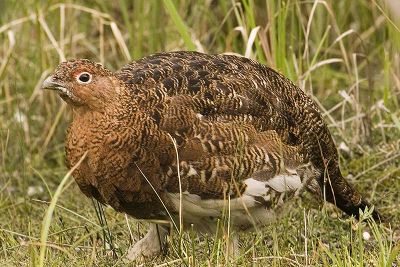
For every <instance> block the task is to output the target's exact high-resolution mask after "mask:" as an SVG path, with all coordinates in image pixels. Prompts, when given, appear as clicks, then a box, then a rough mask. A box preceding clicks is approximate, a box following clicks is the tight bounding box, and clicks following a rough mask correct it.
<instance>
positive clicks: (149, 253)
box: [126, 223, 169, 261]
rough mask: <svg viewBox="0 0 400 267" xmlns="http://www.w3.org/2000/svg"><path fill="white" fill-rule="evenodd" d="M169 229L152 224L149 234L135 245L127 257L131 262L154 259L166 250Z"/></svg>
mask: <svg viewBox="0 0 400 267" xmlns="http://www.w3.org/2000/svg"><path fill="white" fill-rule="evenodd" d="M168 233H169V227H168V226H164V225H157V224H155V223H152V224H150V228H149V231H148V232H147V234H146V235H145V236H144V237H143V238H142V239H140V240H139V241H138V242H136V244H134V245H133V246H132V247H131V248H130V249H129V251H128V255H127V256H126V257H127V258H128V259H129V260H131V261H133V260H143V259H144V258H149V257H154V256H157V255H159V254H161V252H162V251H163V249H166V237H167V235H168Z"/></svg>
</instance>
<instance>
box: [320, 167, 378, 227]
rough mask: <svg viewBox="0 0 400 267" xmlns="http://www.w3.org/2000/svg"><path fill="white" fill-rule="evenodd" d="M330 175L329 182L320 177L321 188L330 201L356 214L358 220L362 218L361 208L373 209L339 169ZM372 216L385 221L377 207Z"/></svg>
mask: <svg viewBox="0 0 400 267" xmlns="http://www.w3.org/2000/svg"><path fill="white" fill-rule="evenodd" d="M322 176H324V174H322ZM329 176H330V177H329V179H328V181H327V182H324V180H325V179H324V177H321V178H320V185H322V186H321V188H322V190H323V192H325V197H326V200H327V201H328V202H330V203H332V204H334V205H336V206H337V207H338V208H340V209H341V210H342V211H344V212H345V213H346V214H348V215H350V216H354V217H355V218H356V219H357V220H358V219H359V218H360V210H361V211H364V210H365V208H368V210H371V209H372V205H371V204H370V203H369V202H368V201H367V200H365V199H363V197H362V196H361V195H360V193H358V192H357V190H356V189H355V188H354V187H353V186H352V185H350V184H349V183H348V182H347V181H346V180H345V179H344V178H343V176H342V174H341V173H340V170H339V169H337V170H336V171H335V172H333V173H329ZM321 181H322V183H321ZM324 187H325V190H324ZM371 216H372V218H373V219H374V220H375V221H376V222H382V221H383V217H382V216H381V214H380V213H379V212H378V211H377V210H376V209H375V208H374V209H373V211H372V214H371Z"/></svg>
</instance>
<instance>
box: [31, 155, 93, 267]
mask: <svg viewBox="0 0 400 267" xmlns="http://www.w3.org/2000/svg"><path fill="white" fill-rule="evenodd" d="M86 155H87V152H85V154H83V156H82V157H81V159H80V160H79V161H78V163H77V164H76V165H75V166H74V167H72V168H71V170H70V171H69V172H68V173H67V174H66V175H65V176H64V178H63V179H62V180H61V183H60V184H59V186H58V187H57V190H56V192H55V193H54V195H53V198H52V200H51V202H50V205H49V207H48V208H47V211H46V214H45V216H44V218H43V221H42V230H41V234H40V244H41V247H40V255H39V265H38V266H39V267H43V266H44V262H45V257H46V251H47V237H48V235H49V230H50V224H51V220H52V218H53V213H54V210H55V207H56V204H57V201H58V198H59V197H60V195H61V193H62V191H63V188H64V185H65V184H66V183H67V182H68V179H69V178H70V177H71V175H72V173H73V172H74V171H75V170H76V168H78V167H79V165H80V164H81V163H82V161H83V160H84V159H85V158H86Z"/></svg>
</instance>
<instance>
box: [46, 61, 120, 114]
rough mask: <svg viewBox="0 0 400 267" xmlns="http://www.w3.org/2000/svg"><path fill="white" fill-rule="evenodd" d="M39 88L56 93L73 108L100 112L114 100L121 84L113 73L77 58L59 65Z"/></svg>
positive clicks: (98, 65) (96, 64)
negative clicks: (98, 110)
mask: <svg viewBox="0 0 400 267" xmlns="http://www.w3.org/2000/svg"><path fill="white" fill-rule="evenodd" d="M42 88H43V89H51V90H55V91H57V92H58V94H59V95H60V97H61V98H62V99H63V100H64V101H65V102H67V104H69V105H70V106H72V108H73V109H80V108H89V109H101V108H104V107H105V105H106V104H107V103H109V102H112V101H116V98H117V97H118V92H119V88H120V85H119V81H118V79H117V78H116V77H115V76H114V75H113V73H112V72H111V71H110V70H108V69H106V68H105V67H103V66H102V65H101V64H98V63H94V62H92V61H90V60H87V59H77V60H69V61H66V62H62V63H61V64H60V65H58V67H57V68H56V70H55V71H54V73H53V74H51V75H50V76H49V77H47V78H46V80H44V82H43V84H42Z"/></svg>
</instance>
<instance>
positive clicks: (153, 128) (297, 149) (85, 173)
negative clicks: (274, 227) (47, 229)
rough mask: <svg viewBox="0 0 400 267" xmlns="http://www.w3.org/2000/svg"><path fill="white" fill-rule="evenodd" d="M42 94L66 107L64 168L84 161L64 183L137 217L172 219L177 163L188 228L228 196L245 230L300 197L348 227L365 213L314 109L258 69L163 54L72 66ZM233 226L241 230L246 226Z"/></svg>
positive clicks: (288, 85) (225, 59)
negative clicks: (54, 95) (320, 204)
mask: <svg viewBox="0 0 400 267" xmlns="http://www.w3.org/2000/svg"><path fill="white" fill-rule="evenodd" d="M44 87H47V88H52V89H57V90H58V91H59V93H60V96H61V97H62V98H63V99H64V100H65V101H66V102H67V103H68V104H69V105H70V106H71V107H72V110H73V120H72V123H71V126H70V127H69V130H68V135H67V141H66V161H67V166H68V167H69V168H72V167H73V166H74V165H75V164H77V162H78V161H79V160H80V159H81V157H82V156H83V155H84V154H85V152H87V153H88V154H87V157H86V159H85V160H84V161H83V162H82V164H81V165H80V166H79V167H78V168H77V169H76V171H75V172H74V173H73V175H74V178H75V180H76V182H77V183H78V185H79V187H80V188H81V190H82V192H83V193H84V194H85V195H86V196H88V197H94V198H96V199H97V200H99V201H100V202H102V203H105V204H109V205H111V206H112V207H113V208H114V209H116V210H117V211H121V212H126V213H128V214H130V215H132V216H133V217H135V218H142V219H170V218H169V215H171V214H172V216H176V215H177V213H178V211H179V208H178V207H177V202H176V195H177V194H178V195H179V192H180V188H179V179H178V166H177V154H178V157H179V171H180V175H179V177H180V179H181V191H182V192H183V193H182V195H183V196H182V197H185V203H184V205H185V208H187V209H183V211H184V212H186V213H187V214H188V215H187V218H186V220H185V224H191V223H194V224H196V222H202V219H203V218H202V217H207V216H208V217H218V216H220V215H221V214H220V213H218V210H220V209H221V206H220V204H218V203H220V202H218V200H221V202H222V201H223V200H224V199H227V198H228V197H229V198H231V199H233V200H238V201H243V203H246V205H249V207H246V208H245V211H243V208H240V207H241V205H238V206H237V209H238V214H242V215H241V216H242V217H243V216H246V213H248V212H250V213H252V212H254V214H255V215H254V218H255V219H254V218H252V219H251V221H252V223H254V221H255V223H256V224H263V223H264V220H266V218H264V217H263V216H264V215H263V214H262V213H263V212H262V210H264V211H265V212H266V213H267V212H271V211H274V209H276V208H277V207H279V206H280V205H282V203H283V202H284V201H283V200H284V199H286V198H288V197H289V196H294V195H297V194H299V193H300V191H301V189H302V188H308V189H309V190H311V191H312V192H313V193H315V194H316V195H319V196H322V195H325V197H326V199H327V200H328V201H329V202H332V203H335V204H336V205H337V206H338V207H339V208H341V209H342V210H343V211H345V212H346V213H348V214H350V215H354V216H356V217H357V216H358V212H359V209H364V208H365V207H366V206H367V205H368V204H367V202H366V201H365V200H363V199H362V197H361V195H360V194H359V193H358V192H357V191H356V190H355V189H354V188H353V187H352V186H351V185H349V184H348V182H347V181H346V180H345V179H344V178H343V177H342V175H341V172H340V169H339V164H338V154H337V150H336V147H335V144H334V142H333V140H332V137H331V134H330V133H329V131H328V128H327V126H326V125H325V123H324V121H323V120H322V118H321V115H320V112H319V110H318V108H317V107H316V105H315V104H314V102H313V101H312V100H311V99H310V98H309V97H308V96H307V95H306V94H305V93H304V92H303V91H301V90H300V89H299V88H298V87H297V86H295V85H294V84H293V83H292V82H291V81H289V80H288V79H286V78H285V77H284V76H282V75H281V74H279V73H277V72H276V71H274V70H272V69H270V68H268V67H266V66H264V65H261V64H259V63H258V62H256V61H253V60H250V59H247V58H242V57H237V56H231V55H206V54H201V53H196V52H171V53H161V54H155V55H151V56H148V57H145V58H143V59H140V60H138V61H135V62H132V63H130V64H128V65H126V66H124V67H123V68H122V69H121V70H119V71H117V72H115V73H112V72H110V71H109V70H107V69H105V68H104V67H102V66H101V65H99V64H95V63H93V62H91V61H88V60H71V61H68V62H64V63H62V64H60V66H59V67H58V68H57V69H56V71H55V72H54V74H53V75H52V76H51V77H49V78H48V79H47V80H46V81H45V84H44ZM173 140H175V141H176V148H175V146H174V143H173ZM175 149H176V150H177V151H178V153H176V150H175ZM323 192H324V193H323ZM200 203H201V204H200ZM191 205H194V206H193V208H190V207H191ZM213 205H214V206H213ZM212 207H214V209H213V208H212ZM260 207H262V209H261V208H260ZM232 209H233V210H235V206H233V208H232ZM167 211H168V212H167ZM209 212H210V214H211V215H210V214H209ZM183 216H184V217H185V214H183ZM249 216H250V215H249ZM373 216H374V217H375V218H379V215H378V213H377V212H374V214H373ZM237 217H238V219H237V225H238V227H239V228H248V227H249V226H250V223H249V222H250V219H249V220H248V221H244V219H243V218H239V217H240V216H239V215H238V216H237ZM250 217H251V216H250ZM267 217H268V216H267ZM198 224H201V223H198ZM200 228H201V227H199V229H200ZM149 234H150V232H149Z"/></svg>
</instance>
